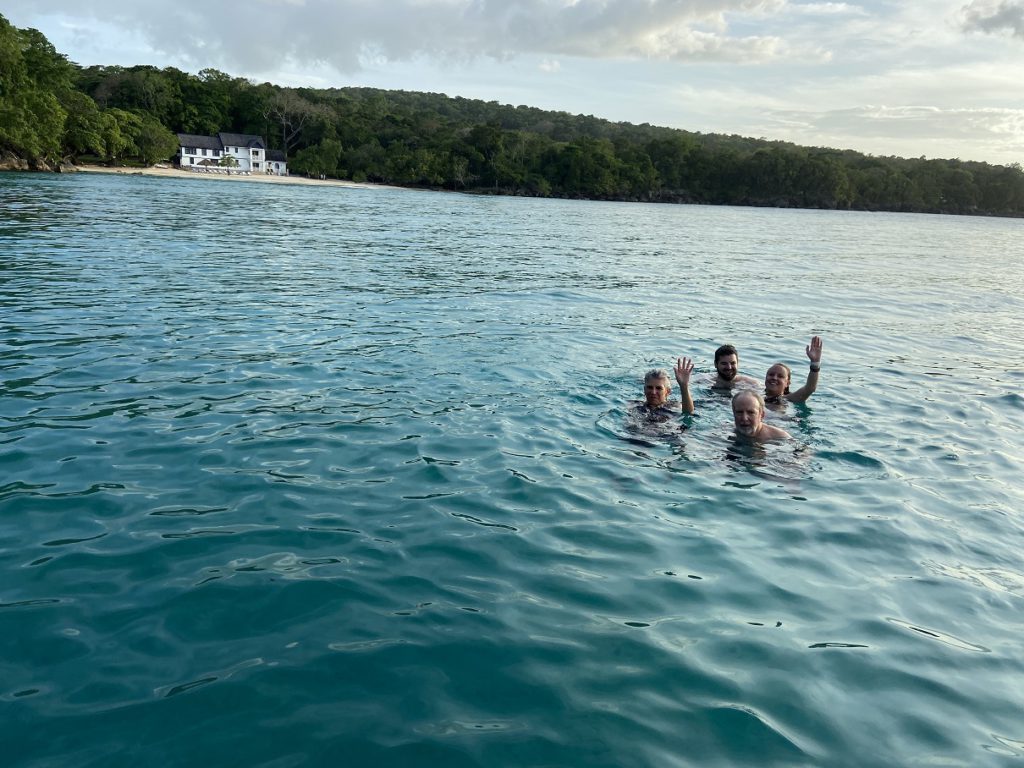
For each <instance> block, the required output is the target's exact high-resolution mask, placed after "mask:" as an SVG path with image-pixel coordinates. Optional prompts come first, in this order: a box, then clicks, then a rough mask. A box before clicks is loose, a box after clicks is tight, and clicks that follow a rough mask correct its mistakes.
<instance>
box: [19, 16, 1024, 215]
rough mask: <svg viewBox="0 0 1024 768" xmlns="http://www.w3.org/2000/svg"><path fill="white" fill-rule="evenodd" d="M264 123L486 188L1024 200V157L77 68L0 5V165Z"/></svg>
mask: <svg viewBox="0 0 1024 768" xmlns="http://www.w3.org/2000/svg"><path fill="white" fill-rule="evenodd" d="M220 131H228V132H233V133H253V134H259V135H262V136H265V137H266V138H267V140H268V141H269V143H270V146H271V147H279V148H282V149H284V150H285V152H286V153H287V155H288V160H289V167H290V169H291V170H292V171H294V172H298V173H304V174H308V175H311V176H317V177H319V176H323V177H327V178H338V179H348V180H352V181H369V182H381V183H386V184H393V185H401V186H414V187H428V188H435V189H450V190H459V191H467V192H477V193H490V194H517V195H532V196H539V197H568V198H587V199H600V200H632V201H647V202H668V203H709V204H731V205H756V206H776V207H802V208H831V209H857V210H879V211H882V210H884V211H908V212H930V213H956V214H979V215H998V216H1024V171H1022V169H1021V166H1020V165H1019V164H1013V165H1009V166H1002V165H992V164H989V163H983V162H973V161H961V160H958V159H949V160H938V159H934V160H929V159H925V158H923V157H922V158H914V159H907V158H899V157H876V156H872V155H865V154H863V153H860V152H855V151H852V150H837V149H829V148H822V147H803V146H797V145H795V144H790V143H787V142H782V141H769V140H765V139H751V138H744V137H740V136H724V135H719V134H700V133H692V132H689V131H684V130H678V129H673V128H663V127H657V126H652V125H648V124H643V125H632V124H629V123H613V122H610V121H607V120H601V119H599V118H595V117H592V116H586V115H570V114H568V113H565V112H550V111H544V110H540V109H536V108H533V107H528V106H510V105H503V104H498V103H497V102H494V101H490V102H484V101H479V100H472V99H463V98H459V97H454V98H453V97H449V96H446V95H443V94H435V93H416V92H407V91H384V90H377V89H371V88H332V89H326V90H324V89H306V88H299V89H292V88H281V87H279V86H276V85H273V84H271V83H262V84H257V83H254V82H252V81H249V80H246V79H244V78H238V77H231V76H230V75H227V74H225V73H223V72H219V71H217V70H213V69H205V70H202V71H201V72H199V73H198V74H189V73H186V72H182V71H180V70H178V69H174V68H172V67H168V68H164V69H158V68H156V67H150V66H136V67H127V68H125V67H107V66H92V67H84V68H83V67H80V66H78V65H76V64H74V63H72V62H70V61H68V59H67V57H66V56H64V55H63V54H61V53H59V52H58V51H57V50H56V49H55V48H54V47H53V45H52V44H50V42H49V41H48V40H47V39H46V37H45V36H44V35H43V34H42V33H40V32H39V31H38V30H35V29H18V28H16V27H14V26H12V25H11V24H10V23H9V22H8V21H7V20H6V19H5V18H4V17H3V16H2V15H0V166H5V167H9V168H11V167H20V168H32V169H41V170H57V169H59V168H60V167H61V166H62V165H64V164H73V163H76V162H82V161H85V162H89V161H92V162H102V163H106V164H109V165H120V164H125V163H141V164H145V165H152V164H153V163H156V162H159V161H161V160H168V159H169V158H171V157H172V156H174V155H175V154H176V152H177V150H178V140H177V137H176V135H175V134H176V133H179V132H180V133H193V134H202V135H214V134H216V133H218V132H220Z"/></svg>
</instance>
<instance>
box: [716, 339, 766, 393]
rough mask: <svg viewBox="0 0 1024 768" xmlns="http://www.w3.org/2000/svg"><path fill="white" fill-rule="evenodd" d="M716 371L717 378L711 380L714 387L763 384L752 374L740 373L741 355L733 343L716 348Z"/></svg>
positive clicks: (724, 387) (723, 387)
mask: <svg viewBox="0 0 1024 768" xmlns="http://www.w3.org/2000/svg"><path fill="white" fill-rule="evenodd" d="M715 372H716V373H715V379H714V381H712V382H711V388H712V389H732V388H733V387H737V386H738V387H758V386H760V384H761V382H759V381H758V380H757V379H755V378H753V377H752V376H744V375H743V374H741V373H740V355H739V352H737V351H736V347H734V346H733V345H732V344H723V345H722V346H720V347H719V348H718V349H716V350H715Z"/></svg>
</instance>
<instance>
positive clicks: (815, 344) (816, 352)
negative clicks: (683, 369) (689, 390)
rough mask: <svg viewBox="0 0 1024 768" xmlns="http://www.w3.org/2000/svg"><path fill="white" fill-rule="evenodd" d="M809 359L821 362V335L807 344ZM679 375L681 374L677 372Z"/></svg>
mask: <svg viewBox="0 0 1024 768" xmlns="http://www.w3.org/2000/svg"><path fill="white" fill-rule="evenodd" d="M807 359H808V360H810V361H811V362H812V363H815V364H817V363H820V362H821V336H815V337H814V338H812V339H811V343H810V344H808V345H807ZM676 375H677V376H678V375H679V374H676Z"/></svg>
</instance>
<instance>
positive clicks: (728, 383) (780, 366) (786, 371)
mask: <svg viewBox="0 0 1024 768" xmlns="http://www.w3.org/2000/svg"><path fill="white" fill-rule="evenodd" d="M821 349H822V341H821V338H820V337H819V336H815V337H813V338H812V339H811V343H810V344H808V345H807V348H806V352H807V358H808V360H810V370H809V372H808V374H807V381H806V383H805V384H804V385H803V386H802V387H800V389H798V390H796V391H795V392H791V391H790V381H791V379H792V371H791V370H790V368H789V366H788V365H786V364H785V363H775V364H774V365H773V366H771V367H770V368H769V369H768V372H767V373H766V374H765V377H764V395H763V396H762V395H761V394H759V393H758V392H756V391H754V389H752V387H757V386H759V384H760V382H758V381H757V379H754V378H753V377H751V376H744V375H742V374H741V373H740V372H739V353H738V352H737V351H736V347H734V346H733V345H732V344H723V345H722V346H721V347H719V348H718V349H717V350H715V375H714V377H713V378H712V380H711V384H710V385H711V389H713V390H715V391H719V392H722V391H732V390H733V389H734V388H735V389H739V391H738V392H737V393H736V394H735V395H733V398H732V415H733V421H734V423H735V428H736V436H737V438H741V439H745V440H751V441H755V442H765V441H768V440H781V439H786V438H789V437H791V435H790V434H789V433H788V432H786V430H784V429H780V428H779V427H776V426H773V425H771V424H765V422H764V414H765V405H766V403H767V404H768V405H769V406H771V407H772V408H773V409H777V408H778V406H780V405H781V404H783V403H785V402H786V401H789V402H793V403H802V402H804V401H806V400H807V398H809V397H810V396H811V395H812V394H814V391H815V390H816V389H817V388H818V374H819V372H820V371H821ZM692 373H693V361H692V360H690V358H688V357H680V358H679V359H678V360H677V361H676V367H675V375H676V382H677V383H678V384H679V398H680V399H679V401H678V402H677V401H674V400H669V396H670V395H671V393H672V384H671V382H670V381H669V378H668V373H667V372H666V371H665V370H664V369H662V368H655V369H654V370H651V371H648V372H647V374H646V375H645V376H644V402H643V403H642V404H639V405H638V407H639V408H641V409H643V410H644V411H645V413H646V414H648V415H649V416H650V417H654V418H658V420H659V421H663V420H665V419H667V418H668V417H669V416H670V415H671V414H677V413H680V412H682V413H687V414H691V413H693V412H694V405H693V397H692V395H691V394H690V377H691V374H692Z"/></svg>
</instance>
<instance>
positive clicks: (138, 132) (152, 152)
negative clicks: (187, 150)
mask: <svg viewBox="0 0 1024 768" xmlns="http://www.w3.org/2000/svg"><path fill="white" fill-rule="evenodd" d="M138 117H139V123H138V127H137V128H136V129H135V134H134V137H133V139H134V143H135V149H136V152H137V153H138V157H139V159H140V160H142V162H143V163H145V164H146V165H153V163H158V162H161V161H164V160H169V159H170V158H171V156H172V155H174V154H175V153H176V152H177V151H178V137H177V136H175V135H174V134H173V133H171V132H170V131H169V130H167V129H166V128H165V127H164V126H163V124H162V123H161V122H160V121H159V120H157V119H156V118H155V117H153V116H152V115H149V114H142V115H140V116H138Z"/></svg>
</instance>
